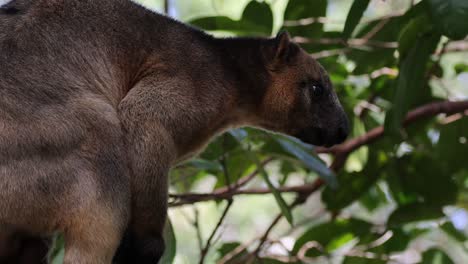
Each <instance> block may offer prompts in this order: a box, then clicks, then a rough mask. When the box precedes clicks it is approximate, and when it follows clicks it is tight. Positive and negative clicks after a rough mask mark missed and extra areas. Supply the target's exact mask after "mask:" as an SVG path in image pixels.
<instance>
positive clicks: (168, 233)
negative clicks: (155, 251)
mask: <svg viewBox="0 0 468 264" xmlns="http://www.w3.org/2000/svg"><path fill="white" fill-rule="evenodd" d="M164 242H165V243H166V249H165V250H164V255H163V256H162V258H161V260H160V261H159V263H161V264H164V263H173V262H174V258H175V256H176V249H177V241H176V237H175V233H174V228H173V226H172V223H171V220H170V219H169V218H168V219H167V222H166V226H165V227H164Z"/></svg>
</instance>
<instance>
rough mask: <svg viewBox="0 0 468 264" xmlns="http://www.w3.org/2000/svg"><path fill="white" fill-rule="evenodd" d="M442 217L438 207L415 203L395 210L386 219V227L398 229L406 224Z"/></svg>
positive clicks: (440, 209)
mask: <svg viewBox="0 0 468 264" xmlns="http://www.w3.org/2000/svg"><path fill="white" fill-rule="evenodd" d="M443 216H444V213H443V212H442V208H441V207H440V206H434V205H432V204H427V203H418V202H416V203H412V204H408V205H403V206H401V207H399V208H397V209H396V210H395V211H394V212H393V213H392V214H391V215H390V217H389V218H388V222H387V225H388V226H389V227H399V226H402V225H404V224H408V223H413V222H419V221H427V220H434V219H439V218H441V217H443Z"/></svg>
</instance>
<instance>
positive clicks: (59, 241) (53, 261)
mask: <svg viewBox="0 0 468 264" xmlns="http://www.w3.org/2000/svg"><path fill="white" fill-rule="evenodd" d="M64 256H65V237H64V236H63V234H56V235H54V238H53V241H52V246H51V252H50V254H49V263H50V264H62V263H63V258H64Z"/></svg>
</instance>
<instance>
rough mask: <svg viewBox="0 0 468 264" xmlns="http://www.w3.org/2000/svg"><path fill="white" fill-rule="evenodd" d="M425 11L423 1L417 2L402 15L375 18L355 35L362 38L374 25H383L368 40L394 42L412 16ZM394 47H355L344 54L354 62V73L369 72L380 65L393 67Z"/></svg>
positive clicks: (394, 60)
mask: <svg viewBox="0 0 468 264" xmlns="http://www.w3.org/2000/svg"><path fill="white" fill-rule="evenodd" d="M424 12H426V9H425V6H424V5H423V3H419V4H417V5H416V6H414V7H412V8H411V9H410V10H408V12H406V14H405V15H403V16H398V17H393V18H390V19H388V18H385V19H382V20H377V21H374V22H372V23H369V24H368V25H366V26H364V27H363V28H362V29H360V30H359V31H358V33H357V34H356V37H358V38H364V37H365V36H366V35H367V34H369V33H370V32H371V31H373V30H374V29H375V28H376V27H378V26H381V25H383V27H382V28H381V29H380V30H379V31H378V32H377V33H376V34H375V35H373V37H372V38H371V39H370V40H373V41H381V42H395V41H397V40H398V38H399V36H400V34H401V29H402V28H403V27H404V26H405V25H406V24H407V23H408V22H409V21H410V20H411V19H412V18H414V17H416V16H419V15H420V14H422V13H424ZM394 53H395V48H371V47H367V48H366V47H363V48H362V49H359V50H358V49H355V50H353V51H351V52H350V53H348V54H347V55H346V56H347V57H348V58H349V59H351V60H353V61H354V62H355V63H356V68H355V69H354V71H353V73H354V74H369V73H370V72H372V71H375V70H378V69H381V68H382V67H390V68H391V67H394V66H395V64H396V62H397V60H396V58H395V56H394Z"/></svg>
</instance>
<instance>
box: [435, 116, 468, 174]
mask: <svg viewBox="0 0 468 264" xmlns="http://www.w3.org/2000/svg"><path fill="white" fill-rule="evenodd" d="M467 131H468V117H463V118H461V119H459V120H457V121H455V122H452V123H450V124H447V125H444V126H442V127H441V128H440V138H439V142H438V143H437V145H436V156H437V158H438V160H439V161H440V163H442V164H444V165H445V168H446V170H447V171H448V172H456V171H458V170H460V169H463V168H466V157H468V143H466V142H465V141H463V140H462V138H465V140H466V138H467V135H468V133H467Z"/></svg>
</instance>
